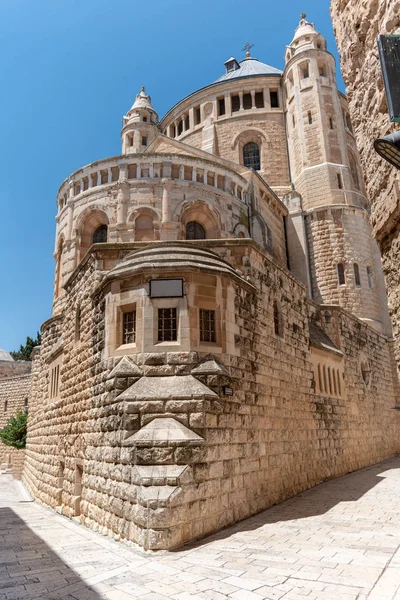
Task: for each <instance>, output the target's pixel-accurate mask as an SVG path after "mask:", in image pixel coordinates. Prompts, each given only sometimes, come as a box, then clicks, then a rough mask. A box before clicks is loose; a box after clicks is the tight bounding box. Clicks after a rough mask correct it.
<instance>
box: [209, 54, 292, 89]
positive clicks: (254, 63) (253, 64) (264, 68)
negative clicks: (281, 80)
mask: <svg viewBox="0 0 400 600" xmlns="http://www.w3.org/2000/svg"><path fill="white" fill-rule="evenodd" d="M239 65H240V66H239V69H236V71H230V72H229V73H225V75H222V76H221V77H219V78H218V79H217V80H216V81H215V83H219V82H220V81H229V80H231V79H239V78H240V77H256V76H257V75H282V71H280V70H279V69H275V67H270V65H266V64H265V63H262V62H261V61H259V60H258V59H257V58H253V57H252V56H249V57H247V58H244V59H243V60H242V61H241V62H240V63H239Z"/></svg>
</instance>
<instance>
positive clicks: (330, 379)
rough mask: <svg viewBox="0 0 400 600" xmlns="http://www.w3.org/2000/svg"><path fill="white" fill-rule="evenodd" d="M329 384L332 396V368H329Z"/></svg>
mask: <svg viewBox="0 0 400 600" xmlns="http://www.w3.org/2000/svg"><path fill="white" fill-rule="evenodd" d="M328 384H329V393H330V394H332V377H331V368H330V367H328Z"/></svg>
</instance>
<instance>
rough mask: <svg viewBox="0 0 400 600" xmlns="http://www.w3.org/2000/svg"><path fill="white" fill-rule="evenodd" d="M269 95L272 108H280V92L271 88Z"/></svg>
mask: <svg viewBox="0 0 400 600" xmlns="http://www.w3.org/2000/svg"><path fill="white" fill-rule="evenodd" d="M269 97H270V101H271V108H279V98H278V92H277V91H276V90H271V91H270V93H269Z"/></svg>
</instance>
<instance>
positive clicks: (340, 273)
mask: <svg viewBox="0 0 400 600" xmlns="http://www.w3.org/2000/svg"><path fill="white" fill-rule="evenodd" d="M337 273H338V282H339V285H344V284H345V283H346V279H345V276H344V264H343V263H339V264H338V266H337Z"/></svg>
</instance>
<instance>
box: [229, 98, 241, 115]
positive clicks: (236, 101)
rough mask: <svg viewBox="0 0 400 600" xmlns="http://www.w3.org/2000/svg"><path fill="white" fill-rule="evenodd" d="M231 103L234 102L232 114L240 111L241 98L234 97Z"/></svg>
mask: <svg viewBox="0 0 400 600" xmlns="http://www.w3.org/2000/svg"><path fill="white" fill-rule="evenodd" d="M231 102H232V112H237V111H238V110H240V100H239V96H232V97H231Z"/></svg>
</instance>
